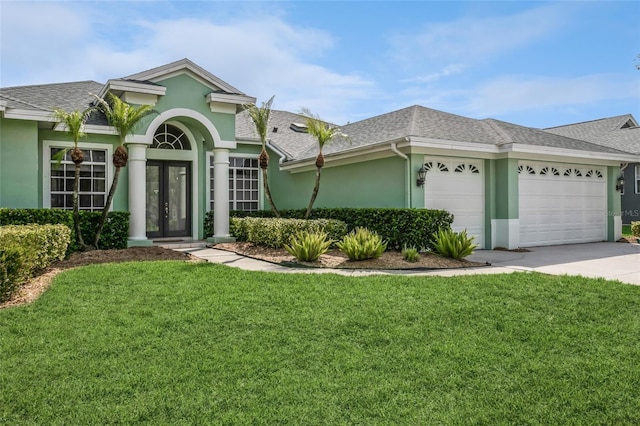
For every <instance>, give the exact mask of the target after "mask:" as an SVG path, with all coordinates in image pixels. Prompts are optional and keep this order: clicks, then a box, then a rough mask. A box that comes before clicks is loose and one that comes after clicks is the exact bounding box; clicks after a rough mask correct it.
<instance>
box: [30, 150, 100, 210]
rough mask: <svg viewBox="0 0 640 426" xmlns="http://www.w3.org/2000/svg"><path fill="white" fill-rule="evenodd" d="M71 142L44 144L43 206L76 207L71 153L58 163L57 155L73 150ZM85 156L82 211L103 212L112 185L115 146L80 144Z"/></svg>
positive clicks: (79, 188)
mask: <svg viewBox="0 0 640 426" xmlns="http://www.w3.org/2000/svg"><path fill="white" fill-rule="evenodd" d="M72 146H73V143H72V142H60V141H44V143H43V149H44V153H43V161H44V164H43V166H44V167H43V176H42V178H43V180H44V182H43V191H42V192H43V194H42V195H43V203H42V204H43V206H44V207H49V208H59V209H67V210H70V209H72V208H73V202H72V196H73V182H74V173H75V164H73V162H72V161H71V150H68V151H67V152H66V155H65V158H64V159H62V161H60V162H58V161H57V159H56V158H55V156H56V154H58V153H59V152H60V151H63V150H64V149H66V148H69V147H72ZM78 146H79V147H80V148H81V149H82V152H83V153H84V162H83V163H82V164H80V182H79V186H78V204H79V207H80V210H89V211H98V210H102V208H103V207H104V205H105V202H106V200H107V194H108V192H109V186H110V185H111V180H112V177H111V163H112V161H111V155H112V147H111V145H106V144H79V145H78Z"/></svg>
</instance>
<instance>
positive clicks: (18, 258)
mask: <svg viewBox="0 0 640 426" xmlns="http://www.w3.org/2000/svg"><path fill="white" fill-rule="evenodd" d="M70 238H71V230H70V229H69V228H68V227H67V226H66V225H9V226H0V300H2V301H4V300H6V299H8V298H9V297H10V296H11V294H13V292H14V291H15V289H16V288H18V286H19V285H20V284H21V283H22V282H23V281H25V280H27V279H29V278H30V277H32V276H33V275H34V274H35V273H36V272H38V271H41V270H43V269H44V268H46V267H47V266H49V265H50V264H51V263H53V262H54V261H56V260H62V259H64V257H65V253H66V251H67V247H68V246H69V243H70Z"/></svg>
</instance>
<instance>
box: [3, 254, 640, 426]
mask: <svg viewBox="0 0 640 426" xmlns="http://www.w3.org/2000/svg"><path fill="white" fill-rule="evenodd" d="M639 300H640V287H636V286H630V285H623V284H620V283H618V282H610V281H604V280H593V279H586V278H576V277H557V276H553V277H552V276H545V275H540V274H512V275H508V274H507V275H486V276H480V275H479V276H466V277H458V278H437V277H406V276H374V277H363V278H349V277H342V276H336V275H324V274H322V275H303V274H291V275H289V274H269V273H253V272H248V271H241V270H237V269H232V268H227V267H224V266H219V265H211V264H186V263H181V262H157V263H126V264H120V265H95V266H91V267H86V268H80V269H77V270H72V271H67V272H65V273H63V274H62V275H60V276H58V278H57V279H56V280H55V282H54V284H53V286H52V287H51V288H50V289H49V291H47V292H46V293H45V294H44V295H43V296H42V297H41V298H40V299H39V300H38V301H36V302H35V303H34V304H32V305H29V306H24V307H19V308H10V309H6V310H3V311H0V424H27V425H29V424H34V425H35V424H83V425H89V424H138V423H142V424H154V425H155V424H302V425H312V424H331V425H333V424H366V425H376V424H380V425H388V424H416V425H417V424H420V425H422V424H488V425H494V424H639V423H640V409H639V408H640V406H639V401H640V368H639V365H640V345H639V343H638V342H640V304H639V302H638V301H639Z"/></svg>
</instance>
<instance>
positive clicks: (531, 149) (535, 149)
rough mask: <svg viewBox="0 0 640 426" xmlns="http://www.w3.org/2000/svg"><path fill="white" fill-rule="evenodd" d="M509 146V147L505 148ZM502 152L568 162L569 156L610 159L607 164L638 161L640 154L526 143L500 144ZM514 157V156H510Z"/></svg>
mask: <svg viewBox="0 0 640 426" xmlns="http://www.w3.org/2000/svg"><path fill="white" fill-rule="evenodd" d="M507 148H509V149H507ZM501 151H502V152H512V153H522V154H538V155H544V156H545V157H557V158H564V160H557V161H560V162H568V161H571V158H575V159H581V160H584V159H587V160H595V161H597V162H598V163H597V164H600V165H603V162H605V161H610V162H613V163H612V164H609V165H618V164H619V163H620V162H627V161H628V162H634V161H640V156H638V155H632V154H625V153H620V154H613V153H608V152H595V151H581V150H575V149H566V148H553V147H549V146H537V145H526V144H513V146H511V147H507V146H505V145H502V146H501ZM510 157H514V158H515V157H516V156H513V155H512V156H510ZM517 158H523V157H522V156H521V155H519V156H517Z"/></svg>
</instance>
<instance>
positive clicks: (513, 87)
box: [463, 74, 637, 117]
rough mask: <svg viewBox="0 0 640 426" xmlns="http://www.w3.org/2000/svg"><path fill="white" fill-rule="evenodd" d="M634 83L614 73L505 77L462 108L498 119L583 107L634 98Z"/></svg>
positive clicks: (476, 91) (475, 94)
mask: <svg viewBox="0 0 640 426" xmlns="http://www.w3.org/2000/svg"><path fill="white" fill-rule="evenodd" d="M636 84H637V81H629V79H627V78H625V77H622V76H620V75H614V74H594V75H586V76H581V77H567V78H563V77H529V76H505V77H501V78H499V79H496V80H493V81H490V82H488V83H485V84H483V85H481V86H479V87H477V88H475V89H473V93H470V94H469V96H468V101H467V102H466V103H465V104H464V106H463V108H464V109H465V110H466V111H467V112H468V113H469V114H471V115H474V116H483V117H490V116H497V115H501V114H505V113H513V112H516V111H526V110H540V109H543V108H547V109H549V110H553V109H555V108H558V107H571V106H586V105H593V104H597V103H598V102H603V101H610V100H613V99H629V98H634V97H635V96H637V94H636V93H634V92H633V91H630V90H629V88H630V87H635V85H636Z"/></svg>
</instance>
